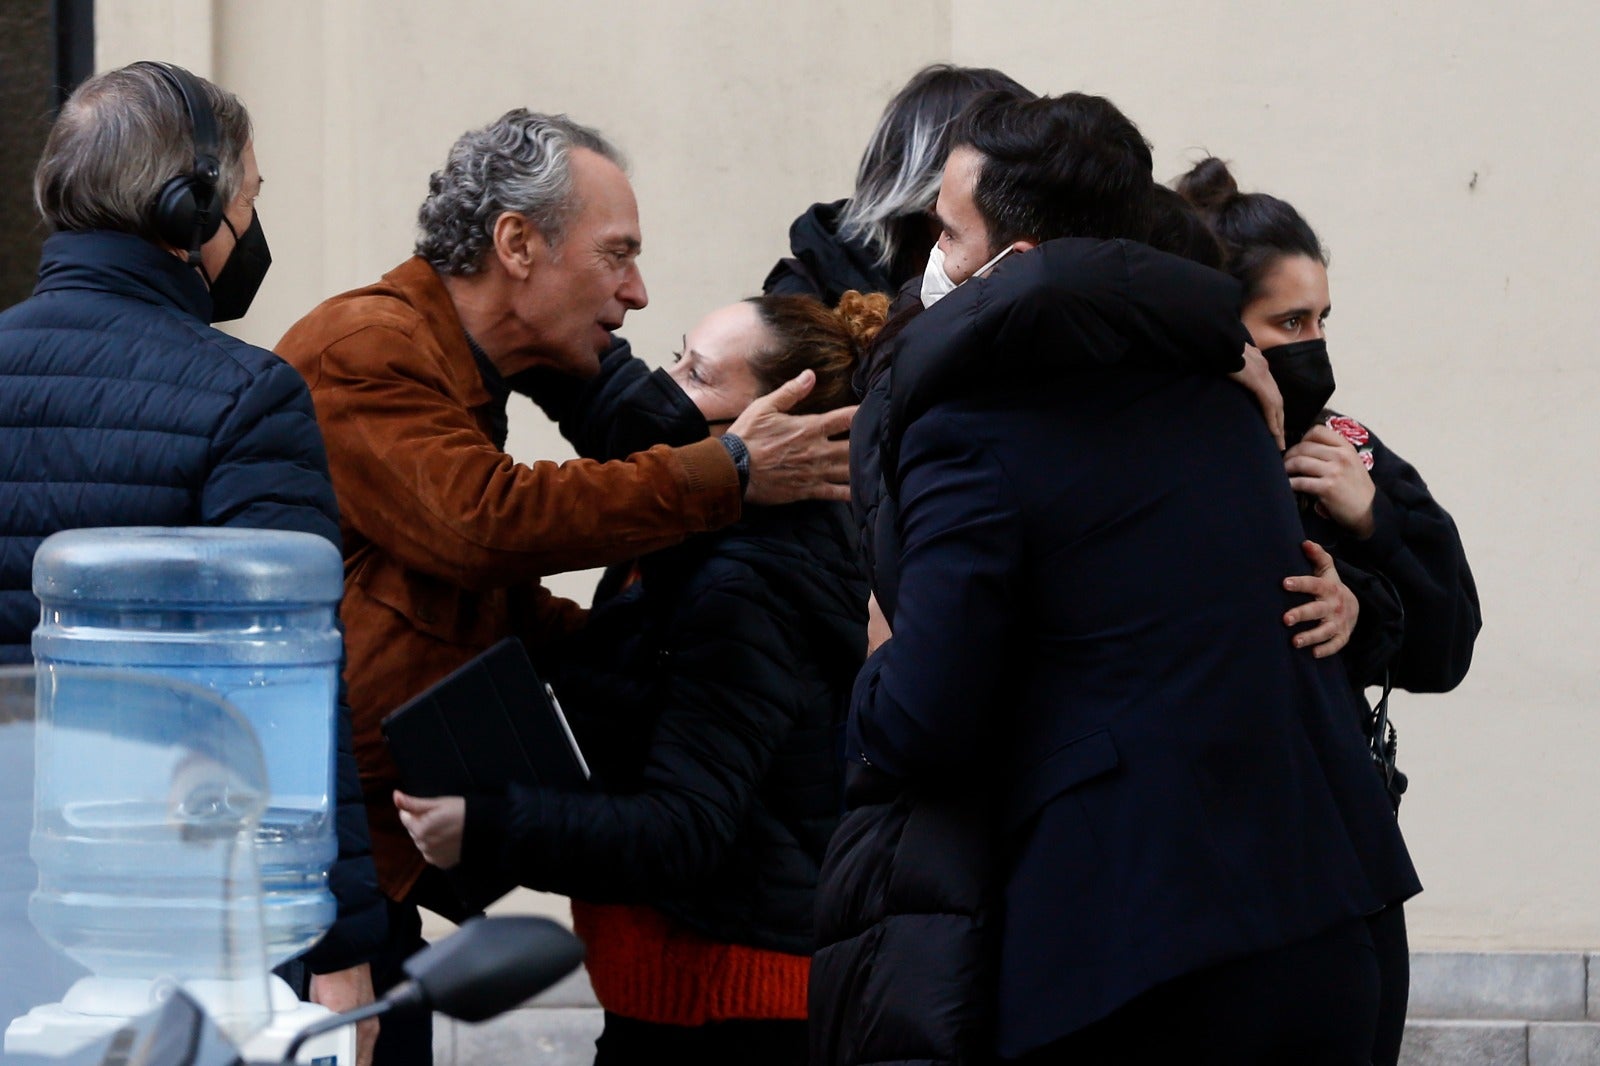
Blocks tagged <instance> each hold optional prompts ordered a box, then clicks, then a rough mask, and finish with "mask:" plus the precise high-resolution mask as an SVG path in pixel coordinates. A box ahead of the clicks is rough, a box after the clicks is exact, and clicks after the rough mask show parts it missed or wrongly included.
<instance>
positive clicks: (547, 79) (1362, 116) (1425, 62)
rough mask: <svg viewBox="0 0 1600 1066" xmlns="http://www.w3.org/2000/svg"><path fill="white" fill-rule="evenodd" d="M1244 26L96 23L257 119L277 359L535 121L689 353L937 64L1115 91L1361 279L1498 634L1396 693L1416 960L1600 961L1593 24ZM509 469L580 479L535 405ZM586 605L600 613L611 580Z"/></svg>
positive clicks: (1061, 6) (1378, 355) (211, 15)
mask: <svg viewBox="0 0 1600 1066" xmlns="http://www.w3.org/2000/svg"><path fill="white" fill-rule="evenodd" d="M1596 10H1597V9H1594V8H1593V7H1592V6H1591V5H1587V4H1583V3H1580V2H1578V0H1567V2H1560V3H1555V2H1550V3H1536V4H1532V5H1524V6H1521V7H1518V8H1515V9H1513V8H1510V7H1507V6H1506V5H1499V4H1490V3H1486V2H1483V0H1475V2H1474V3H1471V4H1469V5H1459V4H1442V3H1416V4H1404V5H1401V4H1393V3H1387V2H1385V3H1379V2H1375V0H1359V2H1351V3H1345V4H1340V5H1326V4H1311V3H1289V4H1284V3H1281V2H1273V3H1269V2H1265V0H1249V2H1234V3H1230V4H1228V5H1191V4H1187V3H1178V2H1175V0H1174V2H1166V3H1154V2H1149V0H1139V2H1125V3H1117V4H1112V3H1086V2H1078V3H1068V2H1063V0H928V2H919V0H893V2H883V0H855V2H852V3H846V2H843V0H813V2H808V3H804V4H796V3H792V2H785V3H739V2H733V0H729V2H714V0H673V2H659V0H658V2H646V0H627V2H621V3H612V4H603V3H602V4H570V3H556V2H540V3H533V2H521V3H519V2H516V0H480V2H455V3H450V4H440V3H436V2H423V0H389V2H379V0H330V2H328V3H313V2H309V0H278V2H274V3H270V4H263V3H259V2H255V0H100V3H99V5H98V8H97V13H98V17H99V48H100V53H99V58H100V60H101V65H102V66H109V65H115V64H117V63H121V62H125V61H127V60H130V59H133V58H138V57H141V56H156V55H161V56H171V57H173V58H176V59H178V60H179V61H184V62H190V63H193V64H194V65H195V66H196V67H197V68H198V69H202V70H207V69H209V72H210V73H212V74H213V75H215V76H216V77H217V78H218V79H219V80H221V81H222V82H223V83H225V84H227V85H228V86H230V87H231V88H233V89H235V90H236V91H238V92H239V93H240V94H241V95H242V96H243V97H244V98H245V100H246V101H247V103H248V104H249V105H250V107H251V109H252V111H253V112H254V115H255V117H256V121H257V127H258V135H257V144H258V152H259V155H260V158H261V165H262V168H263V171H264V173H265V174H266V175H267V177H268V186H267V191H266V195H265V196H264V197H263V200H262V217H263V222H264V224H265V226H266V229H267V232H268V234H269V235H270V237H271V239H272V243H273V248H274V252H275V255H276V265H275V267H274V271H273V274H272V276H271V278H270V279H269V280H268V282H267V285H266V287H265V289H264V290H263V293H262V296H261V299H260V301H259V305H258V309H257V310H256V311H254V312H253V313H252V314H251V316H250V317H249V318H248V319H246V320H245V321H244V322H243V323H242V324H241V325H240V327H239V330H240V332H241V333H242V334H243V335H245V336H247V337H249V338H250V339H252V340H256V341H259V342H263V343H268V344H270V343H271V342H272V341H273V340H275V339H276V338H277V337H278V336H279V335H280V334H281V333H282V331H283V330H284V329H285V328H286V327H287V326H288V325H289V323H291V322H292V321H293V320H294V319H295V318H296V317H297V316H298V315H299V314H301V313H303V312H304V311H305V310H306V309H308V308H309V307H310V306H311V305H312V304H314V303H315V302H316V301H317V300H318V299H320V298H322V297H324V296H326V295H329V294H331V293H334V292H337V291H340V290H341V289H344V288H347V287H349V286H352V285H357V284H360V283H363V282H365V281H367V280H370V279H371V278H373V277H375V276H376V275H378V274H379V273H381V272H382V271H384V270H386V269H388V267H390V266H392V265H393V264H394V263H396V262H398V261H399V260H400V259H401V258H402V257H403V256H405V255H406V254H407V252H408V250H409V247H410V242H411V238H412V229H411V227H412V219H413V216H414V212H415V208H416V204H417V201H418V200H419V199H420V197H421V195H422V193H423V191H424V189H425V185H426V181H427V177H428V174H429V172H430V171H431V170H432V169H434V168H435V167H436V166H437V165H438V164H439V162H440V161H441V160H442V158H443V156H444V152H445V149H446V147H447V146H448V144H449V142H450V141H451V140H452V139H453V138H454V137H455V135H456V134H458V133H459V132H460V131H461V130H463V129H465V128H467V127H468V126H471V125H476V124H480V123H482V122H485V121H488V120H489V119H491V118H493V117H495V116H496V115H498V114H499V113H500V112H502V111H503V110H505V109H506V108H509V107H512V106H517V105H526V106H530V107H534V108H541V109H547V110H565V111H568V112H570V113H571V114H572V115H574V116H575V117H577V118H579V119H581V120H583V121H587V122H590V123H593V124H596V125H598V126H600V127H601V128H602V129H604V130H606V131H607V132H608V133H610V134H611V135H612V136H613V137H614V138H615V139H616V140H617V141H618V142H619V144H620V145H621V146H622V147H623V148H624V149H625V150H626V151H627V152H628V153H629V155H630V156H631V158H632V160H633V164H634V167H633V169H634V175H635V184H636V187H637V189H638V192H639V200H640V208H641V213H642V218H643V224H644V231H645V244H646V254H645V258H644V260H643V266H644V270H645V277H646V281H647V283H648V284H649V287H650V292H651V306H650V307H649V308H648V309H647V310H645V311H644V312H642V313H639V314H637V315H634V316H630V319H629V328H628V330H627V332H628V334H629V335H630V336H631V337H632V338H633V339H634V341H635V343H636V345H637V346H638V347H639V349H640V350H641V351H642V352H644V353H645V354H647V355H649V356H651V357H654V358H658V359H659V358H662V357H664V356H665V354H666V353H667V352H668V351H669V350H670V349H671V347H672V346H673V345H674V344H675V343H676V342H677V338H678V336H679V334H681V333H682V332H683V331H684V329H685V328H686V327H687V326H688V325H689V324H691V322H692V320H693V319H694V318H695V317H696V316H698V315H699V314H700V313H702V312H704V311H706V310H708V309H710V308H711V307H714V306H717V305H719V304H721V303H723V302H726V301H728V300H731V299H734V298H736V297H738V296H741V295H745V294H747V293H749V292H751V291H753V290H754V289H755V288H756V287H757V286H758V285H759V284H760V281H761V278H762V277H763V276H764V274H765V272H766V270H767V268H768V266H769V265H770V264H771V262H772V261H773V260H774V258H776V257H777V256H778V255H779V254H781V253H782V251H783V249H784V247H785V241H784V233H785V230H786V228H787V226H788V224H789V221H790V220H791V219H792V218H793V217H794V215H795V214H796V213H797V212H798V211H799V210H800V209H801V208H802V207H804V206H805V205H806V204H808V203H810V202H811V201H812V200H816V199H824V198H832V197H835V196H840V195H843V194H844V193H845V192H846V191H847V190H848V187H849V184H850V177H851V173H852V171H853V167H854V163H855V160H856V158H857V156H858V154H859V152H860V149H861V146H862V144H863V143H864V140H865V137H866V135H867V133H868V131H869V130H870V128H871V125H872V122H873V120H874V118H875V116H876V114H877V112H878V110H879V108H880V107H881V106H882V104H883V102H884V101H885V100H886V99H887V97H888V96H889V95H890V93H891V92H892V91H893V89H894V88H895V87H896V86H897V85H898V84H899V83H900V82H901V81H902V80H903V79H904V77H905V76H906V75H907V74H909V73H910V72H911V71H912V70H914V69H915V68H916V67H917V66H919V65H920V64H922V63H923V62H926V61H930V60H934V59H944V58H953V59H955V60H956V61H958V62H965V63H974V64H986V65H996V66H1000V67H1003V68H1005V69H1007V70H1009V71H1010V72H1011V73H1013V74H1014V75H1016V76H1017V77H1019V78H1020V79H1021V80H1022V81H1024V82H1025V83H1027V84H1028V85H1030V86H1032V87H1033V88H1035V89H1037V90H1040V91H1048V92H1060V91H1065V90H1069V89H1087V90H1091V91H1095V92H1101V93H1104V94H1106V95H1109V96H1111V97H1112V98H1113V99H1114V100H1116V101H1117V102H1118V103H1119V104H1120V105H1122V106H1123V108H1124V109H1125V110H1126V111H1127V112H1128V113H1129V114H1130V115H1132V116H1133V117H1134V118H1135V119H1136V120H1137V121H1138V122H1139V123H1140V124H1141V126H1142V128H1143V129H1144V131H1145V133H1146V135H1147V136H1148V137H1149V138H1150V139H1151V140H1152V141H1153V142H1154V144H1155V147H1156V158H1157V169H1158V172H1159V173H1160V174H1161V175H1162V176H1164V177H1165V176H1171V175H1173V174H1175V173H1177V172H1178V171H1180V170H1181V169H1183V167H1184V166H1185V164H1186V161H1187V160H1189V159H1191V158H1192V157H1193V156H1194V154H1195V152H1196V150H1197V149H1199V148H1201V147H1204V148H1209V149H1211V150H1212V151H1214V152H1216V153H1218V154H1220V155H1223V156H1224V157H1227V158H1230V159H1233V160H1234V161H1235V162H1236V170H1237V173H1238V174H1239V175H1240V177H1241V180H1242V181H1243V182H1244V183H1245V184H1246V185H1247V186H1248V187H1259V188H1263V189H1267V190H1270V191H1273V192H1277V193H1279V194H1281V195H1284V196H1285V197H1287V198H1289V199H1291V200H1293V201H1294V202H1296V203H1297V204H1298V205H1299V206H1300V207H1301V208H1302V210H1303V211H1304V213H1305V214H1306V215H1307V216H1308V217H1309V218H1310V220H1311V221H1312V224H1313V225H1314V226H1316V227H1317V228H1318V230H1319V232H1320V233H1321V234H1322V236H1323V238H1324V239H1325V240H1326V242H1327V243H1328V245H1329V246H1330V248H1331V249H1332V252H1333V257H1334V263H1333V268H1332V286H1333V293H1334V305H1335V315H1334V318H1333V334H1332V344H1333V349H1332V350H1333V353H1334V359H1335V363H1336V366H1337V368H1338V371H1339V377H1340V381H1341V387H1340V391H1339V396H1338V401H1337V402H1338V403H1339V405H1340V406H1342V407H1343V408H1345V409H1346V410H1348V411H1349V412H1350V413H1353V414H1355V415H1356V416H1357V417H1360V418H1362V419H1364V420H1367V421H1369V422H1370V423H1371V424H1372V425H1373V426H1374V427H1375V428H1376V429H1377V431H1378V432H1379V433H1380V434H1382V435H1383V436H1384V438H1385V439H1386V440H1387V441H1389V442H1390V443H1391V444H1393V445H1394V446H1395V447H1396V448H1397V449H1398V450H1399V451H1400V452H1401V453H1402V454H1403V455H1405V456H1406V457H1407V458H1409V459H1411V460H1412V461H1413V462H1414V463H1415V464H1416V465H1417V466H1418V467H1419V468H1420V469H1421V470H1422V471H1423V472H1424V474H1425V475H1426V477H1427V479H1428V481H1429V483H1430V485H1431V486H1432V487H1433V488H1434V490H1435V492H1436V494H1437V495H1438V497H1439V498H1440V499H1441V500H1442V501H1443V502H1444V503H1445V504H1446V506H1448V507H1449V508H1450V509H1451V510H1452V511H1453V512H1454V513H1455V514H1456V516H1457V518H1458V520H1459V522H1460V524H1461V526H1462V528H1463V531H1464V536H1465V539H1466V543H1467V547H1468V549H1469V551H1470V552H1471V555H1472V559H1473V562H1474V564H1475V569H1476V571H1477V574H1478V579H1479V584H1480V588H1481V591H1482V596H1483V600H1484V603H1485V610H1486V615H1487V618H1488V623H1487V628H1486V630H1485V633H1484V635H1483V638H1482V640H1481V642H1480V645H1479V653H1478V661H1477V663H1476V665H1475V666H1474V669H1473V674H1472V676H1471V678H1469V680H1468V681H1467V683H1466V684H1465V685H1464V686H1463V687H1462V688H1461V690H1459V691H1458V692H1457V693H1454V694H1452V695H1449V696H1443V697H1419V696H1410V695H1406V694H1401V695H1400V696H1397V697H1396V701H1395V702H1396V711H1395V717H1396V718H1397V720H1398V722H1399V725H1400V728H1401V731H1402V741H1401V743H1402V758H1403V761H1404V765H1405V767H1406V769H1407V770H1408V771H1410V773H1411V775H1412V780H1413V790H1412V794H1411V796H1410V797H1409V798H1408V800H1407V802H1406V806H1405V811H1404V816H1403V822H1404V825H1405V828H1406V831H1407V836H1408V838H1409V839H1410V841H1411V843H1412V846H1413V850H1414V852H1415V855H1416V858H1417V861H1418V865H1419V867H1420V869H1421V871H1422V875H1423V878H1424V881H1425V882H1426V884H1427V886H1428V891H1427V893H1426V894H1425V895H1424V896H1423V897H1422V898H1421V899H1419V900H1418V901H1417V902H1416V904H1415V905H1414V906H1413V907H1412V908H1411V913H1412V926H1413V934H1414V939H1415V941H1416V943H1417V944H1418V945H1419V946H1431V947H1464V946H1482V947H1590V948H1592V947H1596V946H1600V858H1597V849H1596V847H1595V846H1594V844H1593V843H1592V841H1591V837H1590V830H1591V827H1593V826H1595V825H1597V824H1600V787H1597V785H1596V784H1595V782H1594V781H1593V780H1592V774H1591V769H1592V768H1593V767H1594V765H1595V762H1596V760H1595V753H1596V751H1597V750H1600V743H1597V742H1600V716H1597V715H1596V714H1595V713H1594V709H1595V705H1596V696H1595V691H1596V682H1597V681H1600V676H1597V674H1600V671H1597V668H1596V666H1595V665H1594V664H1595V661H1596V659H1595V656H1594V655H1593V654H1592V653H1591V652H1590V649H1591V648H1593V647H1595V646H1596V645H1597V644H1600V621H1597V618H1600V615H1597V613H1596V610H1595V606H1594V605H1595V603H1596V601H1597V600H1600V567H1597V564H1596V562H1595V555H1596V548H1597V547H1600V544H1597V534H1596V529H1600V504H1597V500H1596V494H1595V491H1594V486H1595V484H1596V475H1597V473H1600V470H1597V465H1600V463H1597V460H1596V458H1595V449H1593V448H1591V447H1590V446H1589V445H1590V434H1589V433H1588V432H1587V431H1588V430H1589V428H1590V426H1591V425H1592V424H1593V422H1594V419H1593V417H1592V416H1591V413H1590V408H1591V406H1592V402H1593V401H1592V400H1591V399H1590V398H1591V397H1592V396H1594V395H1596V393H1597V391H1600V390H1597V388H1596V386H1597V385H1600V369H1597V364H1596V361H1595V360H1593V359H1592V358H1591V356H1590V352H1589V349H1590V348H1591V347H1592V346H1593V344H1594V340H1593V338H1594V337H1595V336H1596V334H1597V332H1600V330H1597V326H1600V310H1597V306H1600V305H1597V302H1596V301H1595V300H1594V299H1593V297H1592V295H1591V292H1592V289H1593V281H1592V279H1593V278H1594V277H1595V276H1596V274H1597V273H1600V241H1597V240H1596V239H1595V231H1594V226H1593V223H1592V222H1590V221H1589V218H1588V215H1589V210H1590V208H1591V206H1592V205H1593V204H1595V203H1596V202H1600V165H1597V164H1600V158H1597V153H1596V145H1597V144H1600V114H1597V105H1596V102H1595V95H1594V93H1593V92H1592V86H1591V85H1590V84H1588V79H1587V74H1588V71H1589V69H1590V66H1591V62H1590V60H1591V54H1592V52H1593V51H1594V47H1595V45H1596V44H1597V43H1600V14H1597V13H1596ZM513 418H514V421H513V437H512V450H513V451H515V452H516V453H517V454H518V455H519V456H521V457H523V458H536V457H544V456H560V455H564V454H566V452H565V449H564V448H562V447H561V446H560V445H559V443H558V442H556V441H555V439H554V437H553V435H552V434H550V433H549V432H548V429H547V428H546V427H544V426H543V425H541V424H540V421H539V418H538V417H537V414H536V412H533V411H532V409H531V408H528V409H525V410H521V411H518V412H516V413H514V416H513ZM558 587H561V588H564V589H566V590H567V591H568V592H569V593H571V594H575V595H581V594H584V592H585V590H586V584H585V581H584V580H583V579H569V580H567V581H566V582H565V583H564V584H563V583H558Z"/></svg>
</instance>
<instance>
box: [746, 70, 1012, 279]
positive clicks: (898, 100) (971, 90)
mask: <svg viewBox="0 0 1600 1066" xmlns="http://www.w3.org/2000/svg"><path fill="white" fill-rule="evenodd" d="M992 91H999V92H1008V93H1015V94H1016V95H1018V96H1022V97H1027V98H1029V99H1031V98H1032V97H1033V95H1034V94H1033V93H1031V92H1029V91H1028V90H1027V89H1025V88H1024V87H1023V86H1022V85H1021V84H1019V83H1018V82H1017V81H1016V80H1015V79H1014V78H1012V77H1010V76H1009V75H1007V74H1004V73H1002V72H1001V71H998V70H994V69H992V68H989V67H957V66H951V65H950V64H948V63H935V64H933V65H932V66H927V67H923V68H922V69H921V70H919V71H917V73H916V74H914V75H912V77H911V80H910V81H908V82H906V84H905V86H904V87H902V88H901V90H900V91H899V92H898V93H896V94H895V96H894V99H892V100H890V101H889V104H888V106H887V107H885V108H884V110H883V115H882V116H881V117H880V118H879V119H878V125H877V128H876V129H874V130H873V131H872V139H871V140H869V141H868V142H867V149H866V151H865V152H864V153H862V156H861V163H860V165H859V166H858V167H857V168H856V187H855V192H854V194H853V195H852V196H851V197H850V199H848V200H836V201H834V202H833V203H819V204H812V205H811V207H810V209H809V210H807V211H806V212H805V214H803V215H801V216H800V217H799V218H797V219H795V221H794V224H793V225H792V226H790V227H789V248H790V255H789V257H788V258H785V259H780V260H779V261H778V264H777V265H776V266H774V267H773V268H772V271H771V273H769V274H768V275H767V280H766V281H765V282H764V283H763V284H762V291H763V292H766V293H769V294H774V293H798V294H802V295H809V296H815V297H816V298H818V299H819V300H822V301H823V302H824V303H826V304H827V305H828V306H830V307H832V306H833V305H835V304H837V303H838V302H839V299H840V297H842V296H843V295H844V294H845V293H846V292H848V291H849V290H851V289H855V290H857V291H860V292H883V293H894V292H896V291H897V290H899V288H900V287H901V286H902V285H904V284H905V283H906V282H907V281H910V280H911V279H912V278H915V277H918V276H920V275H921V274H922V270H923V267H925V266H926V265H927V262H928V250H929V249H930V248H932V247H933V242H934V241H935V240H937V239H938V236H939V227H938V226H937V225H936V224H935V223H934V222H933V221H932V219H931V217H930V215H929V212H930V211H931V210H932V208H933V202H934V200H935V199H937V197H938V195H939V177H940V175H941V174H943V173H944V157H945V155H946V154H947V152H948V150H949V146H950V133H949V131H950V125H951V120H952V119H954V118H955V117H956V115H958V114H959V113H960V112H961V109H962V108H964V107H965V106H966V105H967V104H968V103H969V102H971V101H972V100H973V99H974V98H976V97H977V96H979V95H981V94H983V93H986V92H992Z"/></svg>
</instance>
